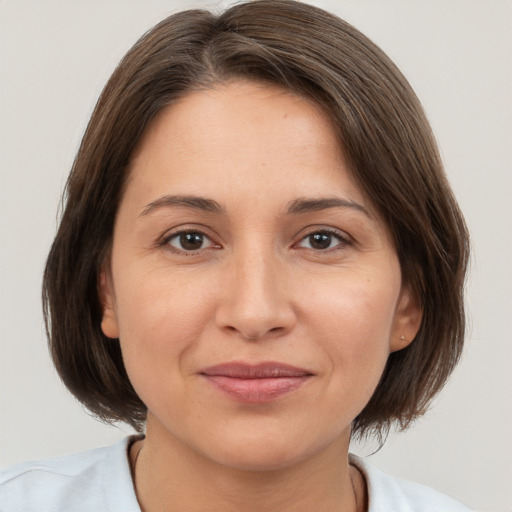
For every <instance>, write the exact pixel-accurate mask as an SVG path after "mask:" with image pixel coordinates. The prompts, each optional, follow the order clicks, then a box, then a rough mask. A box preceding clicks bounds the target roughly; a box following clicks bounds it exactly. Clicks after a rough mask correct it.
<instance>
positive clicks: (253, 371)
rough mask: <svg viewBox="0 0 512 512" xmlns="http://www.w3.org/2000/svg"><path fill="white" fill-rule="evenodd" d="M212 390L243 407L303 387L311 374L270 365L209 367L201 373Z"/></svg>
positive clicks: (239, 364)
mask: <svg viewBox="0 0 512 512" xmlns="http://www.w3.org/2000/svg"><path fill="white" fill-rule="evenodd" d="M200 375H201V376H203V377H204V378H205V379H206V380H207V381H208V382H209V383H210V384H211V385H212V386H213V387H214V388H216V389H217V390H218V391H220V392H222V393H224V394H225V395H228V396H229V397H231V398H233V399H235V400H237V401H239V402H245V403H265V402H271V401H273V400H277V399H278V398H280V397H282V396H284V395H287V394H289V393H292V392H293V391H296V390H298V389H299V388H300V387H302V386H303V385H304V384H305V383H306V382H307V381H308V380H309V379H310V378H311V377H312V376H313V373H312V372H310V371H308V370H306V369H303V368H297V367H296V366H291V365H288V364H283V363H277V362H273V361H269V362H263V363H259V364H256V365H254V364H247V363H242V362H231V363H225V364H220V365H216V366H211V367H209V368H205V369H203V370H202V371H201V372H200Z"/></svg>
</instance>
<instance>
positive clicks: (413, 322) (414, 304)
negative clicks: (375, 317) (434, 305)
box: [389, 287, 423, 352]
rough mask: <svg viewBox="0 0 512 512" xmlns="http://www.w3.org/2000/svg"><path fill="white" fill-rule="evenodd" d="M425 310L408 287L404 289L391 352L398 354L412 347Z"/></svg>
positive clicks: (397, 310)
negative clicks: (397, 352) (399, 351)
mask: <svg viewBox="0 0 512 512" xmlns="http://www.w3.org/2000/svg"><path fill="white" fill-rule="evenodd" d="M422 317H423V310H422V308H421V307H420V306H419V304H418V301H417V300H416V298H415V297H414V296H413V294H412V293H411V292H410V290H409V289H408V288H406V287H404V288H402V291H401V292H400V298H399V299H398V303H397V307H396V311H395V318H394V323H393V329H392V330H391V339H390V341H389V351H390V352H396V351H397V350H402V349H403V348H405V347H407V346H408V345H410V343H411V342H412V340H413V339H414V337H415V336H416V334H417V333H418V330H419V328H420V325H421V319H422Z"/></svg>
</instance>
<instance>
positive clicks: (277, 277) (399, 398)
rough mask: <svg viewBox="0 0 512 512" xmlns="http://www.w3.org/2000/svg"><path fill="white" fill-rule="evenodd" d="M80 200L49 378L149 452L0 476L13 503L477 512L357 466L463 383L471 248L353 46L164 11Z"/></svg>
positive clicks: (97, 117)
mask: <svg viewBox="0 0 512 512" xmlns="http://www.w3.org/2000/svg"><path fill="white" fill-rule="evenodd" d="M66 194H67V203H66V207H65V210H64V213H63V217H62V221H61V225H60V228H59V231H58V233H57V236H56V239H55V242H54V244H53V246H52V249H51V252H50V255H49V258H48V262H47V267H46V272H45V279H44V301H45V310H46V312H47V328H48V334H49V340H50V346H51V350H52V355H53V357H54V362H55V365H56V367H57V370H58V371H59V373H60V375H61V377H62V379H63V381H64V382H65V383H66V385H67V386H68V388H69V389H70V390H71V391H72V392H73V393H74V394H75V396H76V397H77V398H78V399H79V400H80V401H81V402H82V403H83V404H85V405H86V406H87V407H88V408H89V410H90V411H91V412H93V413H94V414H96V415H97V416H98V417H100V418H102V419H104V420H106V421H119V420H120V421H125V422H128V423H130V424H131V425H133V426H134V427H136V428H137V429H138V430H139V431H140V432H141V433H143V432H144V434H145V435H143V436H140V437H137V438H130V439H127V440H125V441H124V442H123V443H122V444H119V445H116V446H114V447H111V448H109V449H101V450H97V451H94V452H88V453H85V454H80V455H78V456H72V457H68V458H64V459H61V460H57V461H51V462H48V461H47V462H45V463H42V464H36V465H34V464H31V465H25V466H22V467H18V468H13V469H10V470H7V471H6V473H5V475H4V476H2V480H1V481H2V482H3V483H2V484H1V486H0V491H1V492H2V493H3V496H2V497H3V500H4V502H5V503H7V504H8V506H6V510H42V509H43V510H44V509H45V508H46V509H51V510H102V509H106V510H123V511H124V510H143V511H145V512H152V511H158V510H187V511H195V510H223V511H226V510H282V511H285V510H294V511H297V510H304V511H306V510H307V511H310V510H319V511H323V510H325V511H327V510H329V511H331V510H340V511H355V510H358V511H363V510H370V511H372V510H393V511H400V510H466V509H465V507H463V506H462V505H460V504H458V503H456V502H454V501H453V500H451V499H450V498H448V497H446V496H443V495H440V494H439V493H436V492H435V491H432V490H429V489H426V488H423V487H421V486H417V485H415V484H411V483H408V482H403V481H399V480H395V479H392V478H391V477H388V476H386V475H384V474H382V473H380V472H379V471H378V470H376V469H375V468H372V467H371V466H369V465H368V464H367V463H365V462H363V461H362V460H360V459H357V458H356V457H352V456H349V454H348V445H349V441H350V438H351V437H352V436H377V438H382V436H383V435H385V434H386V432H387V431H388V430H389V428H390V427H391V426H392V425H393V424H397V425H398V426H399V427H401V428H406V427H407V426H408V425H409V424H410V423H411V422H412V421H413V420H415V419H416V418H418V417H419V416H421V414H422V413H423V412H424V411H425V410H426V408H427V407H428V404H429V403H430V401H431V400H432V398H433V397H434V396H435V394H436V393H437V392H438V391H439V390H440V389H441V387H442V385H443V384H444V383H445V381H446V379H447V378H448V376H449V375H450V373H451V371H452V370H453V368H454V366H455V364H456V362H457V360H458V358H459V356H460V353H461V350H462V344H463V335H464V311H463V303H462V287H463V282H464V275H465V270H466V264H467V257H468V249H467V247H468V242H467V233H466V228H465V225H464V221H463V219H462V216H461V214H460V212H459V210H458V207H457V204H456V202H455V200H454V198H453V196H452V193H451V191H450V188H449V186H448V184H447V182H446V179H445V177H444V174H443V171H442V165H441V163H440V159H439V156H438V152H437V148H436V145H435V142H434V139H433V137H432V134H431V132H430V129H429V126H428V123H427V121H426V119H425V116H424V114H423V112H422V109H421V106H420V104H419V102H418V100H417V99H416V97H415V95H414V93H413V92H412V90H411V88H410V86H409V85H408V84H407V82H406V80H405V79H404V78H403V76H402V75H401V74H400V72H399V71H398V70H397V69H396V67H395V66H394V65H393V64H392V63H391V62H390V61H389V59H388V58H387V57H386V56H385V55H384V54H383V53H382V52H381V51H380V50H379V49H378V48H376V47H375V45H373V44H372V43H371V42H370V41H368V40H367V39H366V38H365V37H364V36H363V35H362V34H360V33H359V32H358V31H356V30H355V29H354V28H353V27H351V26H350V25H348V24H346V23H345V22H343V21H341V20H339V19H338V18H336V17H334V16H332V15H330V14H328V13H325V12H324V11H321V10H319V9H316V8H313V7H311V6H307V5H304V4H301V3H296V2H292V1H287V0H284V1H281V0H278V1H255V2H250V3H246V4H240V5H238V6H235V7H233V8H231V9H228V10H227V11H226V12H224V13H223V14H221V15H220V16H214V15H212V14H211V13H207V12H203V11H186V12H183V13H180V14H177V15H174V16H171V17H169V18H168V19H166V20H164V21H163V22H162V23H160V24H159V25H157V26H156V27H155V28H154V29H153V30H152V31H150V32H149V33H148V34H146V35H145V36H144V37H143V38H142V39H141V40H140V41H139V42H138V43H137V44H136V45H135V46H134V48H133V49H132V50H131V51H130V52H129V53H128V54H127V56H126V57H125V58H124V59H123V61H122V62H121V64H120V65H119V67H118V69H117V70H116V71H115V72H114V74H113V76H112V77H111V79H110V81H109V83H108V84H107V86H106V88H105V90H104V91H103V94H102V96H101V98H100V100H99V102H98V104H97V107H96V109H95V112H94V113H93V116H92V118H91V121H90V123H89V127H88V129H87V132H86V133H85V136H84V139H83V141H82V145H81V147H80V150H79V153H78V155H77V158H76V160H75V164H74V166H73V169H72V172H71V175H70V177H69V181H68V184H67V190H66ZM70 477H71V478H70ZM0 510H2V509H0Z"/></svg>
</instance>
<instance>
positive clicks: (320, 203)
mask: <svg viewBox="0 0 512 512" xmlns="http://www.w3.org/2000/svg"><path fill="white" fill-rule="evenodd" d="M172 206H181V207H184V208H190V209H192V210H198V211H203V212H209V213H216V214H225V213H226V210H225V208H224V207H223V206H221V205H220V204H219V203H218V202H217V201H214V200H213V199H207V198H205V197H198V196H191V195H184V196H176V195H165V196H162V197H160V198H158V199H156V200H155V201H151V202H150V203H148V204H147V205H146V206H145V207H144V209H143V210H142V212H141V213H140V214H139V217H144V216H146V215H149V214H150V213H152V212H153V211H155V210H159V209H160V208H166V207H172ZM330 208H351V209H354V210H357V211H360V212H362V213H364V214H366V215H367V216H368V217H371V215H370V213H369V212H368V210H367V209H366V208H365V207H364V206H363V205H361V204H359V203H356V202H355V201H349V200H347V199H343V198H341V197H321V198H312V199H308V198H305V197H300V198H298V199H294V200H293V201H291V202H290V203H288V208H287V213H289V214H292V215H297V214H301V213H308V212H312V211H319V210H327V209H330Z"/></svg>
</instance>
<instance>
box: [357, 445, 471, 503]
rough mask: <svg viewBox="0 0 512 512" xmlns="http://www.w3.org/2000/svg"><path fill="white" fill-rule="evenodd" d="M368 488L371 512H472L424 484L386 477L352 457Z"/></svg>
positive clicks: (376, 469) (367, 464) (361, 460)
mask: <svg viewBox="0 0 512 512" xmlns="http://www.w3.org/2000/svg"><path fill="white" fill-rule="evenodd" d="M350 463H351V464H353V465H354V466H356V467H357V468H358V469H359V470H360V471H361V473H362V474H363V475H364V477H365V479H366V483H367V486H368V501H369V504H368V512H433V511H435V512H471V510H470V509H469V508H467V507H466V506H465V505H463V504H462V503H459V502H458V501H456V500H454V499H453V498H450V497H449V496H447V495H446V494H443V493H440V492H438V491H435V490H434V489H431V488H430V487H427V486H425V485H421V484H417V483H414V482H409V481H408V480H403V479H401V478H394V477H392V476H390V475H387V474H386V473H384V472H383V471H381V470H380V469H378V468H376V467H375V466H372V465H371V464H369V463H368V462H366V461H364V460H363V459H361V458H359V457H357V456H355V455H351V456H350Z"/></svg>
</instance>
